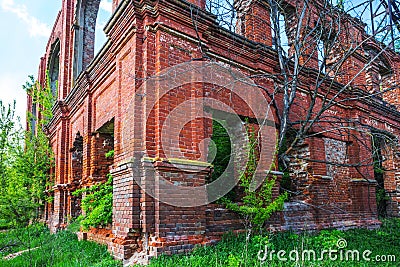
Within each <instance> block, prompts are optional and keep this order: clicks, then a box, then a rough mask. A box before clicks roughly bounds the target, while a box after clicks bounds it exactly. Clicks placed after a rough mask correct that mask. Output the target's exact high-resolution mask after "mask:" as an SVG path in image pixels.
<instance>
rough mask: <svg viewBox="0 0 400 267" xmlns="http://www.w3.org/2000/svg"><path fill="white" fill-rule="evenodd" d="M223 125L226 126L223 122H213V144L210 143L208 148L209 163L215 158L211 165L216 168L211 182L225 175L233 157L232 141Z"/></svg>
mask: <svg viewBox="0 0 400 267" xmlns="http://www.w3.org/2000/svg"><path fill="white" fill-rule="evenodd" d="M223 124H226V122H225V121H223V120H219V121H217V120H213V125H212V127H213V134H212V137H211V140H212V141H213V143H211V142H210V145H209V148H208V157H209V158H208V161H211V157H213V160H212V162H211V164H213V166H214V170H213V173H212V175H211V182H212V181H214V180H216V179H217V178H218V177H220V176H221V175H222V174H223V173H224V171H225V169H226V168H227V167H228V164H229V160H230V157H231V140H230V138H229V135H228V132H227V131H226V129H225V128H224V126H223Z"/></svg>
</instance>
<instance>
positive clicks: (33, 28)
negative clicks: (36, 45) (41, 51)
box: [1, 0, 51, 37]
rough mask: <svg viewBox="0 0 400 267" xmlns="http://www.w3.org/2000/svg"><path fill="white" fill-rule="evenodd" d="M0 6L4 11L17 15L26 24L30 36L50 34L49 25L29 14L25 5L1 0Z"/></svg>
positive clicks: (11, 0) (9, 0) (46, 35)
mask: <svg viewBox="0 0 400 267" xmlns="http://www.w3.org/2000/svg"><path fill="white" fill-rule="evenodd" d="M1 8H2V9H3V10H4V11H7V12H11V13H14V14H15V15H17V17H18V18H19V19H20V20H22V21H23V22H24V23H25V24H26V25H27V26H28V31H29V34H30V36H32V37H37V36H40V37H48V36H49V35H50V33H51V29H50V27H49V26H48V25H46V24H45V23H43V22H41V21H39V20H38V19H37V18H35V17H33V16H32V15H30V14H29V12H28V8H27V7H26V5H19V4H16V3H14V0H1Z"/></svg>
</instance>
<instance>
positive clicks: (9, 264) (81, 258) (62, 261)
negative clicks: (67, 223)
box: [0, 224, 122, 267]
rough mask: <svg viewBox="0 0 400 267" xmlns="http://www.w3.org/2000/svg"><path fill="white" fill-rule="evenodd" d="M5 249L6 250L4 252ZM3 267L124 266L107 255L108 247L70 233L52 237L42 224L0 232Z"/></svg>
mask: <svg viewBox="0 0 400 267" xmlns="http://www.w3.org/2000/svg"><path fill="white" fill-rule="evenodd" d="M1 248H4V249H1ZM32 248H37V249H35V250H31V251H28V252H25V253H24V254H22V255H21V256H18V257H16V258H14V259H11V260H8V261H6V260H3V257H4V256H6V255H9V254H10V253H15V252H18V251H22V250H26V249H32ZM0 249H1V251H0V266H4V267H25V266H53V267H54V266H59V267H74V266H88V267H93V266H97V267H106V266H109V267H111V266H115V267H117V266H122V263H121V262H120V261H116V260H114V259H113V258H112V256H111V255H110V254H109V253H108V252H107V247H106V246H101V245H98V244H96V243H94V242H89V241H78V239H77V236H76V234H74V233H73V232H71V231H69V230H65V231H60V232H57V233H56V234H50V231H49V229H48V228H47V227H45V226H44V225H42V224H34V225H30V226H29V227H26V228H20V229H14V230H10V231H7V232H0Z"/></svg>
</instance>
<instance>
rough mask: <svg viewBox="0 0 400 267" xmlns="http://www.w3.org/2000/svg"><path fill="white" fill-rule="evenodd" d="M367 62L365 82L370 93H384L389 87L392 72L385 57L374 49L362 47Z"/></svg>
mask: <svg viewBox="0 0 400 267" xmlns="http://www.w3.org/2000/svg"><path fill="white" fill-rule="evenodd" d="M364 50H365V52H366V55H367V56H368V62H367V63H366V64H368V65H367V67H366V82H367V84H368V87H369V88H368V90H369V91H370V92H385V91H387V90H388V89H389V88H390V87H391V83H392V77H393V75H392V74H393V70H392V67H391V66H390V63H389V62H388V60H387V59H386V58H385V56H384V55H383V54H382V53H381V52H379V51H378V50H377V49H375V48H374V47H369V46H367V47H364Z"/></svg>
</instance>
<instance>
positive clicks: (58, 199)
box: [50, 185, 68, 232]
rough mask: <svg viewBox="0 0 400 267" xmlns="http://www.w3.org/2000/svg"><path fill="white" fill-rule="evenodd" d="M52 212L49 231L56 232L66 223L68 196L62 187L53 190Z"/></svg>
mask: <svg viewBox="0 0 400 267" xmlns="http://www.w3.org/2000/svg"><path fill="white" fill-rule="evenodd" d="M53 189H54V211H53V215H52V218H51V222H50V230H51V231H52V232H56V231H57V230H58V229H59V228H61V227H63V226H64V224H65V223H66V219H67V218H66V215H67V209H66V208H67V205H68V203H67V202H68V196H67V192H66V191H65V188H64V186H63V185H58V186H55V187H54V188H53Z"/></svg>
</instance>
